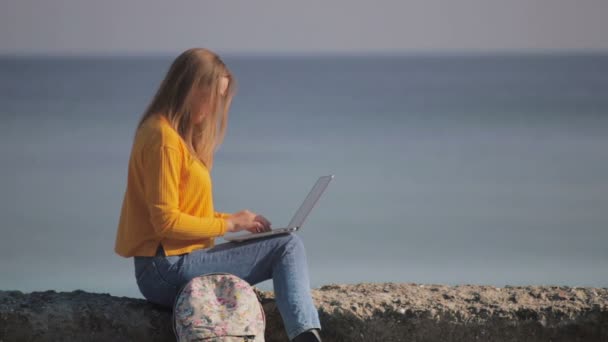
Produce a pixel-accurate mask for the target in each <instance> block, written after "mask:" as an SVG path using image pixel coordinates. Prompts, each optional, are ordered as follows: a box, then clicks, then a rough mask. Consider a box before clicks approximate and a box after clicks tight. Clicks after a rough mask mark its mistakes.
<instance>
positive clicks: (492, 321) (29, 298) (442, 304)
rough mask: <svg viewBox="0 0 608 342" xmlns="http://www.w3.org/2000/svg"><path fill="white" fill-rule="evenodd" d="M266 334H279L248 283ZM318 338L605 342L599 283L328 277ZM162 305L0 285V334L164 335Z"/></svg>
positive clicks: (58, 337) (605, 311)
mask: <svg viewBox="0 0 608 342" xmlns="http://www.w3.org/2000/svg"><path fill="white" fill-rule="evenodd" d="M258 293H259V294H260V297H261V298H262V304H263V306H264V310H265V311H266V317H267V323H266V341H270V342H272V341H287V338H286V335H285V333H284V329H283V324H282V321H281V317H280V315H279V312H278V310H277V308H276V306H275V303H274V295H273V293H272V292H264V291H258ZM312 295H313V298H314V300H315V303H316V305H317V308H318V309H319V316H320V318H321V324H322V327H323V330H322V336H323V337H324V341H326V342H332V341H500V342H502V341H518V342H521V341H552V342H558V341H569V342H570V341H581V342H583V341H585V342H589V341H608V289H607V288H592V287H567V286H507V287H503V288H496V287H493V286H482V285H457V286H449V285H435V284H415V283H361V284H350V285H338V284H331V285H326V286H323V287H321V288H319V289H313V290H312ZM174 340H175V338H174V337H173V332H172V329H171V311H170V310H167V309H164V308H160V307H157V306H155V305H153V304H151V303H148V302H146V301H145V300H141V299H133V298H127V297H114V296H110V295H108V294H96V293H87V292H84V291H80V290H77V291H72V292H55V291H44V292H32V293H22V292H19V291H0V342H7V341H87V342H96V341H174Z"/></svg>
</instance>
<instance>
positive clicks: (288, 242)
mask: <svg viewBox="0 0 608 342" xmlns="http://www.w3.org/2000/svg"><path fill="white" fill-rule="evenodd" d="M283 239H284V241H285V242H284V246H285V250H286V251H295V250H300V251H303V250H304V241H302V238H301V237H299V236H298V235H296V234H293V233H291V234H286V235H285V236H284V237H283Z"/></svg>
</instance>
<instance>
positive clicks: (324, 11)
mask: <svg viewBox="0 0 608 342" xmlns="http://www.w3.org/2000/svg"><path fill="white" fill-rule="evenodd" d="M607 17H608V1H607V0H444V1H439V0H413V1H407V0H403V1H374V0H366V1H358V0H337V1H319V0H307V1H286V0H283V1H270V0H263V1H255V0H248V1H200V0H199V1H168V0H96V1H85V0H53V1H48V0H0V53H9V54H10V53H50V54H71V53H77V54H97V53H104V54H116V53H119V54H120V53H134V54H142V53H162V54H164V53H174V52H175V51H179V50H182V49H185V48H188V47H192V46H203V47H208V48H211V49H214V50H217V51H221V52H231V53H262V54H265V53H277V52H283V53H298V54H299V53H318V52H326V53H332V52H337V53H343V52H344V53H349V52H355V53H359V52H380V53H381V52H396V51H405V52H408V51H429V50H433V51H437V50H440V51H452V52H459V51H467V50H482V51H486V50H505V49H507V50H528V49H534V50H539V49H540V50H544V49H550V50H555V49H594V50H608V34H607V32H608V20H607V19H606V18H607Z"/></svg>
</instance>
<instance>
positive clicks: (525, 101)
mask: <svg viewBox="0 0 608 342" xmlns="http://www.w3.org/2000/svg"><path fill="white" fill-rule="evenodd" d="M225 61H226V62H227V64H228V66H229V67H230V68H231V69H232V70H233V72H234V74H235V75H236V77H237V79H238V80H239V82H240V83H239V89H238V93H237V96H236V97H235V99H234V104H233V107H232V111H231V113H230V119H229V127H228V132H227V136H226V140H225V142H224V144H223V145H222V147H221V149H220V150H219V152H218V154H217V159H216V160H217V161H216V166H215V168H214V170H213V173H212V176H213V182H214V196H215V205H216V208H217V209H218V210H221V211H229V212H230V211H237V210H240V209H244V208H248V209H251V210H253V211H256V212H259V213H261V214H263V215H265V216H267V217H268V218H270V219H271V221H272V222H273V225H274V226H280V225H283V224H286V223H287V222H289V220H290V218H291V215H292V214H293V213H294V212H295V210H296V208H297V207H298V206H299V204H300V202H301V201H302V200H303V198H304V196H305V195H306V193H307V192H308V190H309V189H310V187H311V186H312V184H313V183H314V181H315V180H316V178H317V177H318V176H320V175H324V174H330V173H333V174H335V175H336V178H335V180H334V181H333V182H332V184H330V186H329V188H328V189H327V192H326V193H325V194H324V196H323V197H322V198H321V200H320V202H319V203H318V206H317V207H316V208H315V210H314V211H313V212H312V214H311V216H310V217H309V219H308V221H307V222H306V225H305V226H304V228H303V230H302V231H301V232H300V233H299V234H300V235H301V236H302V238H303V239H304V241H305V244H306V247H307V250H308V261H309V266H310V273H311V281H312V284H311V285H312V286H313V287H319V286H321V285H323V284H327V283H332V282H340V283H356V282H384V281H395V282H415V283H443V284H488V285H490V284H492V285H496V286H504V285H506V284H510V285H519V284H562V285H572V286H601V287H606V286H608V277H607V275H608V248H606V241H608V214H607V210H606V209H608V56H601V55H595V56H542V55H511V56H460V57H455V56H453V57H447V56H444V57H441V56H434V57H433V56H428V57H424V56H417V57H392V58H388V57H384V58H383V57H348V58H347V57H319V58H272V57H255V58H248V57H237V56H228V57H226V58H225ZM170 62H171V59H170V58H152V57H147V58H135V57H130V58H126V57H125V58H118V57H116V58H51V59H49V58H21V59H14V58H13V59H11V58H4V59H0V103H1V104H2V106H0V115H1V116H0V153H1V155H2V168H0V188H1V189H2V191H1V192H0V217H2V221H3V223H2V233H3V237H2V239H0V274H2V276H1V277H0V289H3V290H6V289H19V290H22V291H33V290H46V289H55V290H67V291H69V290H73V289H84V290H87V291H95V292H107V293H111V294H115V295H125V296H132V297H141V295H140V294H139V292H138V290H137V287H136V285H135V280H134V278H133V270H132V260H131V259H123V258H121V257H118V256H117V255H115V254H114V253H113V246H114V237H115V232H116V224H117V222H118V215H119V210H120V205H121V201H122V196H123V193H124V189H125V182H126V171H127V162H128V157H129V152H130V151H129V148H130V144H131V139H132V133H133V130H134V128H135V124H136V122H137V120H138V119H139V117H140V115H141V112H142V111H143V110H144V108H145V106H146V104H147V102H148V101H149V100H150V98H151V96H152V94H153V93H154V91H155V89H156V87H157V85H158V83H159V81H160V79H161V78H162V77H163V75H164V72H165V71H166V69H167V68H168V65H169V63H170ZM220 242H222V240H221V239H220V240H218V243H220ZM271 285H272V284H271V282H269V281H267V282H264V283H262V284H260V285H259V286H260V287H262V288H264V289H272V286H271Z"/></svg>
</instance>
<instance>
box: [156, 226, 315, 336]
mask: <svg viewBox="0 0 608 342" xmlns="http://www.w3.org/2000/svg"><path fill="white" fill-rule="evenodd" d="M176 264H177V265H179V267H178V269H179V270H177V268H173V270H176V271H177V273H174V272H171V273H173V276H170V275H167V276H166V278H168V279H169V280H170V281H171V279H172V278H173V279H176V283H177V284H178V286H181V285H183V284H185V283H187V282H188V281H190V280H191V279H192V278H194V277H197V276H199V275H202V274H207V273H213V272H227V273H232V274H234V275H236V276H238V277H240V278H242V279H244V280H246V281H247V282H248V283H250V284H252V285H254V284H257V283H260V282H262V281H264V280H267V279H270V278H272V280H273V285H274V292H275V298H276V304H277V307H278V309H279V312H280V313H281V317H282V318H283V322H284V324H285V329H286V332H287V335H288V337H289V339H290V340H291V339H293V338H294V337H295V336H296V335H298V334H299V333H301V332H303V331H306V330H308V329H311V328H317V329H321V324H320V322H319V315H318V312H317V309H316V308H315V306H314V302H313V300H312V296H311V294H310V280H309V276H308V263H307V260H306V251H305V249H304V244H303V243H302V240H301V239H300V237H299V236H297V235H295V234H285V235H277V236H272V237H268V238H261V239H256V240H251V241H246V242H241V243H232V242H231V243H224V244H219V245H216V246H215V247H213V248H209V249H200V250H195V251H192V252H191V253H189V254H186V255H184V256H183V257H182V259H181V260H180V261H178V262H177V263H176ZM161 275H162V274H161Z"/></svg>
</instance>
